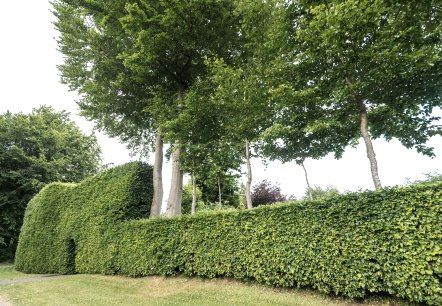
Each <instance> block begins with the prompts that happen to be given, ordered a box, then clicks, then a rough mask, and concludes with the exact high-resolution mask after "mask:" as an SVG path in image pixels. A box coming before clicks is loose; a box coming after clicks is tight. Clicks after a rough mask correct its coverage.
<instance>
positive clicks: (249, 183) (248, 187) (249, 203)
mask: <svg viewBox="0 0 442 306" xmlns="http://www.w3.org/2000/svg"><path fill="white" fill-rule="evenodd" d="M245 147H246V164H247V183H246V203H247V209H251V208H253V205H252V195H251V189H252V165H251V163H250V142H249V140H248V139H246V140H245Z"/></svg>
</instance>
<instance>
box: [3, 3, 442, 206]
mask: <svg viewBox="0 0 442 306" xmlns="http://www.w3.org/2000/svg"><path fill="white" fill-rule="evenodd" d="M52 20H53V16H52V14H51V13H50V4H49V2H48V1H46V0H14V1H2V2H1V3H0V34H1V36H0V37H1V42H2V44H1V47H0V113H4V112H5V111H7V110H9V111H11V112H14V113H15V112H24V113H28V112H30V111H31V110H32V108H36V107H38V106H39V105H42V104H47V105H51V106H53V107H54V108H55V109H56V110H67V111H69V112H70V113H71V114H72V119H73V120H74V121H76V122H77V124H78V125H79V126H80V127H81V128H82V129H83V130H84V131H85V132H86V133H90V132H91V130H92V128H93V123H90V122H88V121H86V120H85V119H84V118H81V117H79V116H78V115H76V114H77V113H78V108H77V105H76V103H75V100H76V99H77V98H78V97H77V96H76V94H75V93H72V92H68V89H67V87H66V86H64V85H62V84H60V82H59V75H58V70H57V68H56V65H57V64H59V63H61V62H62V56H61V54H59V53H58V51H57V50H56V49H57V46H56V41H55V39H54V38H55V37H56V36H57V32H56V31H55V30H54V28H53V25H52V24H51V21H52ZM97 136H98V140H99V144H100V146H101V149H102V152H103V158H104V162H105V163H114V164H115V165H118V164H121V163H125V162H127V161H129V160H131V158H130V156H129V152H128V151H127V150H125V147H124V145H122V144H120V143H119V142H118V140H115V139H110V138H108V137H106V136H105V135H101V134H100V135H97ZM429 145H431V146H434V147H435V153H436V157H435V158H433V159H431V158H429V157H425V156H422V155H420V154H418V153H416V152H414V151H413V150H407V149H405V148H403V147H402V146H401V145H400V143H399V142H397V141H392V142H389V143H387V142H385V141H382V140H376V141H374V148H375V150H376V154H377V159H378V165H379V171H380V177H381V180H382V183H383V184H384V185H385V186H391V185H396V184H403V183H404V182H405V181H406V178H410V179H411V180H417V179H422V178H423V177H424V175H423V174H424V173H434V172H435V171H439V172H441V171H442V139H441V137H434V138H432V139H431V141H430V142H429ZM305 165H306V168H307V170H308V172H309V178H310V183H311V184H312V185H317V186H321V187H325V186H326V185H333V186H335V187H337V188H338V189H339V190H341V191H346V190H350V191H356V190H358V189H372V188H373V187H372V185H373V183H372V180H371V175H370V168H369V162H368V159H367V158H366V153H365V148H364V146H363V145H362V144H360V145H359V146H357V147H356V148H348V149H347V150H346V152H345V153H344V155H343V158H342V159H341V160H338V161H337V160H334V159H333V157H332V156H327V157H326V158H323V159H322V160H319V161H313V160H307V161H306V163H305ZM252 166H253V171H254V173H253V179H254V183H256V182H260V181H262V180H263V179H268V180H270V181H271V182H273V183H279V184H280V186H281V188H282V192H283V193H284V194H287V195H290V194H293V195H295V196H297V197H301V196H302V195H303V194H304V191H305V188H306V183H305V179H304V173H303V171H302V168H301V167H299V166H297V165H296V164H294V163H288V164H284V165H282V164H281V163H277V162H274V163H270V164H269V165H268V167H267V168H265V167H264V166H262V164H261V162H260V161H259V160H253V161H252ZM163 172H164V184H165V186H164V187H165V188H164V190H165V194H164V198H165V199H167V196H168V191H169V182H168V181H169V178H170V167H169V165H166V166H165V167H164V170H163Z"/></svg>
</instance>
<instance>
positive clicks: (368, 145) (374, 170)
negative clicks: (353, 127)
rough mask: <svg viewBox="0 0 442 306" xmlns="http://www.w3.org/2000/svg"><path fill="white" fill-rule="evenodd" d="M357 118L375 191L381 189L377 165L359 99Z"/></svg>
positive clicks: (363, 109)
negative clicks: (359, 122) (358, 118)
mask: <svg viewBox="0 0 442 306" xmlns="http://www.w3.org/2000/svg"><path fill="white" fill-rule="evenodd" d="M357 102H358V106H359V117H360V120H361V126H360V129H361V134H362V138H363V139H364V142H365V147H366V149H367V157H368V159H369V160H370V168H371V177H372V178H373V183H374V187H375V188H376V189H380V188H382V184H381V180H380V178H379V172H378V163H377V161H376V154H375V153H374V149H373V143H372V142H371V139H370V135H369V134H368V114H367V107H366V106H365V104H364V102H363V101H362V99H361V98H359V99H358V101H357Z"/></svg>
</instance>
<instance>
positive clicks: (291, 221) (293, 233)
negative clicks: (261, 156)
mask: <svg viewBox="0 0 442 306" xmlns="http://www.w3.org/2000/svg"><path fill="white" fill-rule="evenodd" d="M134 168H135V169H138V168H139V167H138V164H132V165H130V166H124V167H120V168H117V169H113V170H111V171H110V172H106V173H104V174H101V175H99V176H97V177H95V178H92V179H89V180H86V181H85V182H83V183H81V184H79V185H76V186H75V185H68V186H66V185H60V184H53V185H50V186H48V187H46V189H45V190H43V191H42V192H41V193H40V194H39V195H38V196H37V197H35V198H34V199H33V200H32V201H31V203H30V205H29V207H28V210H27V213H26V218H25V224H24V226H23V232H22V235H21V240H20V244H19V248H18V252H17V259H16V268H17V269H18V270H22V271H27V272H58V273H68V272H73V271H74V269H75V271H76V272H80V273H105V274H114V273H118V274H125V275H130V276H141V275H154V274H160V275H175V274H179V273H183V274H185V275H198V276H204V277H210V278H211V277H217V276H227V277H233V278H236V279H240V280H248V279H254V280H256V281H258V282H260V283H265V284H268V285H272V286H282V287H293V286H312V287H313V288H316V289H318V290H320V291H322V292H334V293H337V294H343V295H346V296H350V297H363V296H365V295H366V294H367V293H370V292H388V293H390V294H392V295H395V296H399V297H404V298H406V299H409V300H412V301H425V302H427V303H429V304H439V305H440V304H441V303H442V286H441V282H440V279H441V276H442V246H441V241H442V232H441V228H440V224H441V222H442V183H438V184H422V185H415V186H410V187H405V188H394V189H382V190H379V191H376V192H363V193H360V194H356V193H355V194H346V195H341V196H337V197H333V198H330V199H327V200H318V201H303V202H295V203H291V204H279V205H273V206H263V207H259V208H256V209H253V210H249V211H233V212H232V211H231V212H225V211H224V212H223V211H219V212H215V213H209V214H198V215H195V216H182V217H180V218H176V219H153V220H127V221H124V220H125V219H128V218H137V217H140V216H141V215H142V212H143V211H144V212H146V213H147V211H148V209H147V208H146V206H143V209H142V210H141V211H138V212H137V213H135V211H136V209H135V206H134V205H137V204H142V202H140V201H141V200H142V199H145V198H146V197H145V196H140V193H141V192H140V191H141V190H144V192H148V191H147V189H148V188H149V187H147V188H146V186H147V185H146V184H141V185H140V184H139V183H138V184H136V183H135V182H134V181H133V179H136V178H137V177H138V176H136V175H132V174H133V169H134ZM127 170H131V171H127ZM131 173H132V174H131ZM123 174H124V175H123ZM144 177H145V175H143V178H144ZM138 178H139V177H138ZM133 184H135V186H138V187H136V188H135V190H138V191H137V192H135V193H134V192H133V191H134V189H132V192H128V190H130V186H132V185H133ZM142 188H144V189H142ZM68 189H70V190H71V192H67V191H68ZM117 190H118V191H117ZM134 196H136V197H134ZM112 199H113V200H112ZM126 201H127V202H126ZM126 204H127V205H126ZM142 205H144V204H142ZM56 208H58V209H56ZM49 212H51V217H50V218H49V217H48V215H49ZM131 212H132V213H131ZM140 213H141V214H140ZM72 246H75V247H76V252H69V250H68V248H69V247H72ZM73 254H75V258H74V257H72V255H73Z"/></svg>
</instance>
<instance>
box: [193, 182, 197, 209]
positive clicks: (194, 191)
mask: <svg viewBox="0 0 442 306" xmlns="http://www.w3.org/2000/svg"><path fill="white" fill-rule="evenodd" d="M196 200H197V199H196V177H195V175H194V174H192V215H194V214H195V212H196Z"/></svg>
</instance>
